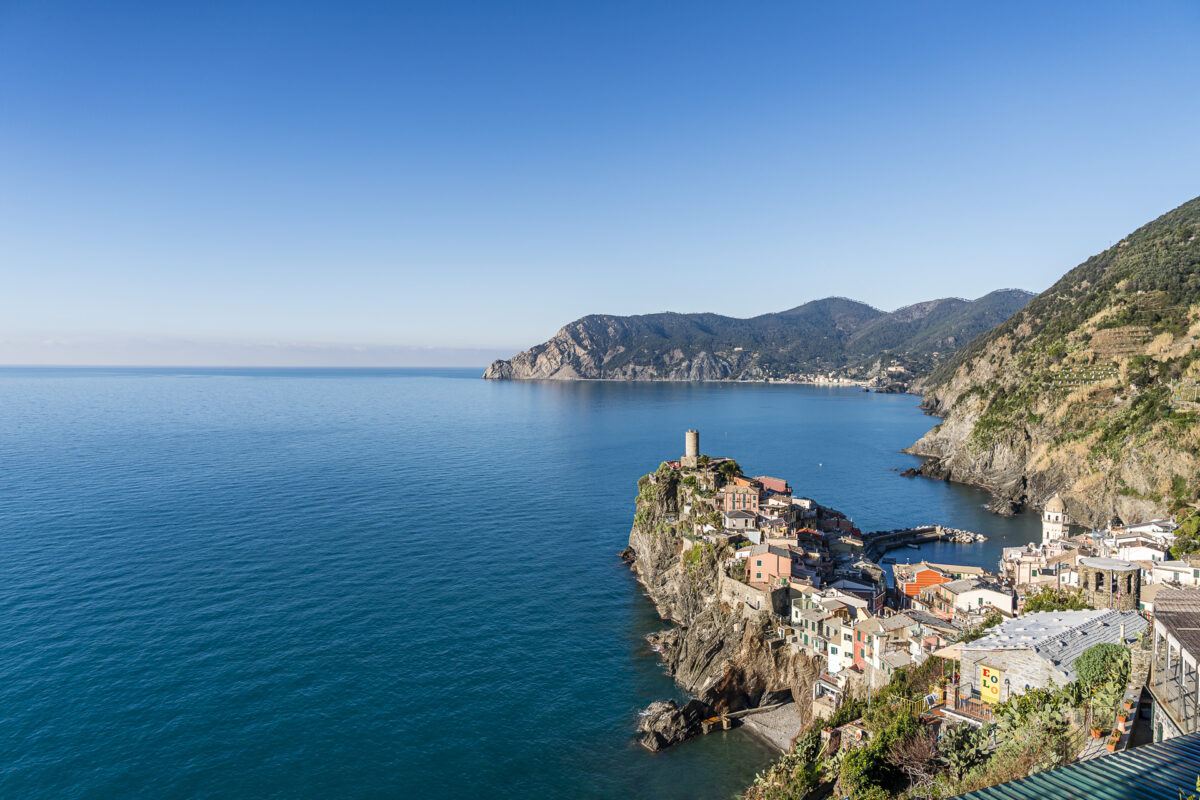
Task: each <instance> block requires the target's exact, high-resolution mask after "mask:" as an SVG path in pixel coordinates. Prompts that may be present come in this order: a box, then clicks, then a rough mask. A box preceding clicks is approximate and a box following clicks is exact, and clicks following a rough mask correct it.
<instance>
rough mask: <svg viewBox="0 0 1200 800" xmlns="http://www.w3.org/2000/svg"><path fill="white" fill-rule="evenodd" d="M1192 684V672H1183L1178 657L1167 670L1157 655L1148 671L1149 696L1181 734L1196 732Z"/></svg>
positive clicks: (1198, 713)
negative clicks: (1152, 697)
mask: <svg viewBox="0 0 1200 800" xmlns="http://www.w3.org/2000/svg"><path fill="white" fill-rule="evenodd" d="M1196 681H1197V677H1196V672H1195V670H1191V669H1187V665H1186V664H1184V663H1183V662H1182V661H1180V659H1179V658H1178V656H1176V657H1175V658H1174V659H1173V663H1172V664H1171V668H1170V669H1169V670H1168V669H1167V659H1166V657H1165V655H1164V654H1162V653H1160V654H1159V658H1158V660H1157V661H1156V662H1155V663H1154V666H1153V668H1152V669H1151V671H1150V682H1149V684H1148V686H1149V688H1150V693H1151V694H1152V695H1153V696H1154V700H1155V702H1156V703H1157V704H1158V706H1160V707H1161V708H1162V709H1164V710H1165V711H1166V712H1167V715H1168V716H1170V718H1171V721H1172V722H1174V723H1175V725H1176V727H1178V728H1179V730H1180V731H1181V732H1182V733H1196V732H1197V731H1200V707H1198V706H1197V686H1196Z"/></svg>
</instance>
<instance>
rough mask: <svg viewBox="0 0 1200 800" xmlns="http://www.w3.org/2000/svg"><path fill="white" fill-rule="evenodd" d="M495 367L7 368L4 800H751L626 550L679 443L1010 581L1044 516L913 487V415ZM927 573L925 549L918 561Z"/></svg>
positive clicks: (2, 391) (959, 490)
mask: <svg viewBox="0 0 1200 800" xmlns="http://www.w3.org/2000/svg"><path fill="white" fill-rule="evenodd" d="M479 372H480V371H479V370H243V369H227V370H219V369H51V368H44V369H23V368H9V369H3V370H0V399H2V405H0V797H5V798H13V797H55V798H93V797H95V798H100V797H130V796H146V797H156V798H185V797H186V798H192V797H239V798H259V797H281V798H282V797H288V798H292V797H296V798H329V797H343V798H375V797H379V798H384V797H423V798H460V797H536V798H547V797H581V798H624V797H654V798H656V800H667V799H669V798H680V799H681V800H682V799H683V798H725V797H730V796H732V795H734V794H736V793H737V792H738V791H739V790H740V789H741V788H742V787H744V786H745V785H746V784H747V783H748V782H749V781H750V780H752V778H753V776H754V773H755V772H756V771H758V770H760V769H762V768H763V767H764V766H765V765H766V764H767V763H768V762H769V761H770V760H771V759H772V757H773V753H772V751H771V750H770V749H769V748H768V747H767V746H765V745H764V744H762V743H761V742H759V741H758V740H757V739H755V738H754V737H753V735H752V734H750V733H748V732H746V731H741V730H738V731H732V732H729V733H723V734H715V735H710V736H707V737H703V738H701V739H699V740H696V741H695V742H692V743H688V744H685V745H683V746H680V747H677V748H674V749H672V750H669V751H667V752H664V753H660V754H651V753H649V752H647V751H645V750H643V749H642V748H640V747H639V746H638V745H637V744H636V743H635V742H634V740H633V735H632V734H633V729H634V727H635V725H636V722H637V714H638V711H639V710H640V709H642V708H643V707H644V706H645V705H646V704H648V703H649V702H651V701H653V700H656V699H662V698H666V697H679V693H678V690H677V689H676V687H675V686H674V684H673V683H672V682H671V681H670V680H669V679H668V678H667V677H665V676H664V675H663V674H662V672H661V670H660V669H659V667H658V665H657V662H656V659H655V655H654V653H653V652H652V651H650V650H649V648H648V647H647V646H646V644H645V642H644V641H643V639H642V637H643V635H644V634H646V633H647V632H649V631H652V630H655V629H656V628H659V627H662V623H661V621H660V620H658V618H657V616H656V615H655V613H654V609H653V607H652V606H651V605H650V603H649V602H648V600H647V599H646V598H645V597H644V595H643V594H642V592H641V590H640V587H639V586H638V585H637V584H636V583H635V581H634V580H633V578H632V576H631V575H630V573H629V571H628V570H627V569H626V568H625V567H624V566H622V564H621V563H620V561H619V560H618V558H617V553H618V552H619V551H620V550H621V549H622V548H623V547H624V546H625V544H626V538H627V535H628V531H629V527H630V523H631V519H632V515H633V498H634V495H635V494H636V481H637V479H638V477H639V476H640V475H642V474H643V473H645V472H648V471H650V470H653V469H654V468H655V467H656V466H657V465H658V463H659V462H660V461H662V460H664V459H668V458H676V457H678V456H679V455H680V453H681V451H682V447H683V431H684V430H685V429H687V428H698V429H699V430H700V432H701V449H702V451H704V452H707V453H710V454H713V455H728V456H732V457H735V458H737V459H738V460H739V461H740V462H741V464H742V465H743V467H744V468H745V470H746V471H747V472H750V473H752V474H771V475H777V476H781V477H786V478H787V479H788V480H790V481H791V483H792V485H793V487H795V490H796V492H797V493H798V494H802V495H808V496H811V497H813V498H815V499H816V500H818V501H819V502H821V503H824V504H828V505H833V506H834V507H836V508H839V509H841V510H843V511H845V512H846V513H847V514H849V515H850V516H851V517H853V518H854V519H855V521H856V522H857V523H858V525H859V526H860V527H862V528H863V529H864V530H873V529H882V528H893V527H898V526H907V525H914V524H920V523H926V522H942V523H946V524H948V525H952V526H955V527H962V528H969V529H972V530H977V531H980V532H982V533H985V534H986V535H988V536H989V537H991V540H990V541H989V542H988V543H986V544H983V545H965V546H964V545H957V546H956V545H933V546H929V547H927V548H925V551H924V552H923V553H916V552H912V553H911V556H912V557H913V558H920V557H922V556H929V557H933V558H935V560H936V559H945V560H955V561H959V562H964V563H979V564H985V565H988V566H993V565H994V564H995V562H996V559H997V557H998V555H999V549H1000V547H1002V546H1004V545H1005V544H1019V543H1023V542H1025V541H1027V540H1030V539H1033V538H1036V536H1037V524H1036V520H1031V519H1028V518H1021V517H1018V518H1015V519H1002V518H998V517H995V516H992V515H989V514H988V513H986V511H984V509H983V504H984V502H985V501H986V499H987V498H986V496H985V495H984V494H983V493H982V492H980V491H977V490H973V489H970V488H966V487H961V486H954V485H949V484H944V483H938V482H933V481H927V480H923V479H907V478H902V477H900V476H899V472H898V471H899V470H903V469H905V468H907V467H909V466H912V465H913V464H914V463H916V459H914V458H912V457H910V456H906V455H903V454H901V453H900V452H899V449H900V448H901V447H903V446H905V445H907V444H909V443H911V442H912V441H914V440H915V439H916V438H918V437H919V436H920V435H921V434H922V433H924V432H925V430H927V429H928V428H929V427H930V425H931V424H932V422H933V420H931V419H930V418H929V417H927V416H923V415H922V414H921V413H920V412H919V411H918V410H917V409H916V402H917V401H916V399H915V398H913V397H910V396H904V395H877V394H865V393H863V392H860V391H853V390H849V389H829V388H816V387H807V386H778V385H776V386H767V385H729V384H626V383H496V382H485V381H482V380H480V379H479V378H478V376H479ZM893 555H894V556H900V560H901V561H903V560H905V558H904V556H905V555H907V554H906V553H905V552H904V551H900V552H896V553H893Z"/></svg>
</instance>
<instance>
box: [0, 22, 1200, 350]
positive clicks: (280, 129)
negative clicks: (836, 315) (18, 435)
mask: <svg viewBox="0 0 1200 800" xmlns="http://www.w3.org/2000/svg"><path fill="white" fill-rule="evenodd" d="M1197 76H1200V5H1197V4H1195V3H1185V2H1180V3H1153V2H1151V3H1136V4H1130V3H1111V4H1109V3H1096V2H1088V3H1003V4H1000V3H996V4H984V3H945V4H939V3H853V4H851V3H846V4H832V3H824V4H805V3H794V2H789V3H765V2H741V3H734V2H730V3H699V2H695V3H665V2H664V3H646V2H628V3H625V2H603V3H584V2H510V3H454V2H437V3H429V4H419V3H380V4H369V3H358V4H355V3H346V2H328V3H306V2H280V3H222V2H206V3H195V4H177V3H161V2H156V3H145V4H138V3H115V4H97V3H70V2H60V3H55V2H16V3H12V2H2V0H0V243H2V244H0V278H2V279H3V285H4V287H5V288H4V291H3V292H2V293H0V362H7V363H17V362H24V363H30V362H33V363H154V362H156V361H159V362H165V363H171V362H175V363H180V360H181V359H182V360H186V361H187V363H221V362H229V363H235V362H236V363H243V362H256V363H257V362H261V363H271V362H278V363H388V364H392V363H396V364H403V363H438V362H441V363H469V364H481V363H484V362H485V361H486V360H488V358H490V356H491V355H493V354H495V355H508V354H511V353H512V352H514V351H515V350H518V349H521V348H523V347H526V346H528V345H531V344H533V343H536V342H538V341H542V340H544V339H546V338H548V337H549V336H550V335H552V334H553V333H554V332H555V331H556V330H557V329H558V327H560V326H561V325H562V324H563V323H565V322H567V321H570V320H572V319H574V318H576V317H579V316H582V315H583V314H586V313H591V312H607V313H616V314H632V313H648V312H654V311H662V310H674V311H715V312H720V313H725V314H731V315H735V316H749V315H753V314H758V313H763V312H767V311H777V310H781V309H784V308H789V307H791V306H795V305H799V304H800V303H802V302H805V301H807V300H811V299H815V298H819V297H824V296H828V295H845V296H849V297H854V298H856V299H860V300H863V301H865V302H868V303H871V304H872V305H875V306H878V307H880V308H884V309H892V308H896V307H898V306H901V305H905V304H908V303H912V302H916V301H919V300H925V299H930V298H933V297H942V296H949V295H955V296H965V297H975V296H978V295H981V294H984V293H986V292H987V291H990V290H992V289H995V288H1002V287H1010V286H1016V287H1022V288H1027V289H1031V290H1034V291H1041V290H1042V289H1045V288H1046V287H1047V286H1049V285H1050V284H1051V283H1053V282H1054V280H1056V279H1057V278H1058V277H1059V276H1060V275H1061V274H1062V273H1063V272H1065V271H1066V270H1068V269H1069V268H1071V267H1072V266H1074V265H1075V264H1077V263H1079V262H1080V261H1082V260H1083V259H1084V258H1086V257H1087V256H1089V255H1091V254H1093V253H1095V252H1098V251H1099V250H1102V249H1104V248H1105V247H1107V246H1108V245H1109V244H1110V243H1111V242H1113V241H1115V240H1116V239H1118V238H1119V237H1120V236H1122V235H1123V234H1125V233H1127V232H1129V231H1130V230H1132V229H1133V228H1135V227H1137V226H1139V225H1141V224H1143V223H1145V222H1147V221H1149V220H1150V219H1152V218H1154V217H1155V216H1157V215H1159V214H1161V213H1163V212H1165V211H1167V210H1169V209H1170V208H1173V207H1174V206H1176V205H1178V204H1180V203H1182V202H1184V201H1186V200H1188V199H1190V198H1192V197H1194V196H1196V195H1197V194H1200V151H1197V149H1196V141H1197V139H1198V137H1200V104H1197V103H1196V102H1195V87H1196V79H1197ZM285 353H286V354H285ZM355 354H357V355H355Z"/></svg>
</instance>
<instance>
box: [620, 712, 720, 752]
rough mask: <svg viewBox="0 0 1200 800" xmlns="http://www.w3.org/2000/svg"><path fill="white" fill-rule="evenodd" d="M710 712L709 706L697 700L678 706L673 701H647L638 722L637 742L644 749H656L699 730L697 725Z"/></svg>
mask: <svg viewBox="0 0 1200 800" xmlns="http://www.w3.org/2000/svg"><path fill="white" fill-rule="evenodd" d="M711 714H712V708H711V707H709V705H708V704H707V703H704V702H702V701H700V700H689V701H688V702H687V704H686V705H683V706H680V705H679V704H678V703H676V702H675V701H674V700H665V701H658V702H655V703H651V704H650V705H649V706H648V707H647V708H646V710H645V711H644V712H642V721H641V722H639V723H638V734H639V735H638V741H639V742H641V744H642V746H643V747H645V748H646V749H647V750H653V751H655V752H658V751H659V750H662V749H664V748H667V747H670V746H671V745H673V744H679V743H680V742H684V741H687V740H688V739H691V738H692V737H693V736H695V735H696V734H698V733H700V724H701V723H702V722H703V721H704V720H705V719H707V718H708V717H709V716H710V715H711Z"/></svg>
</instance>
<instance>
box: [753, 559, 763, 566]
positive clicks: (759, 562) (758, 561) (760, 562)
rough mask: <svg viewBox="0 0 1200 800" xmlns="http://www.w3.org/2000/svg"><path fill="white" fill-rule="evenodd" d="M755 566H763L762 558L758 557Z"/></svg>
mask: <svg viewBox="0 0 1200 800" xmlns="http://www.w3.org/2000/svg"><path fill="white" fill-rule="evenodd" d="M754 566H756V567H761V566H762V559H761V558H760V559H758V560H757V561H755V562H754Z"/></svg>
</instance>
